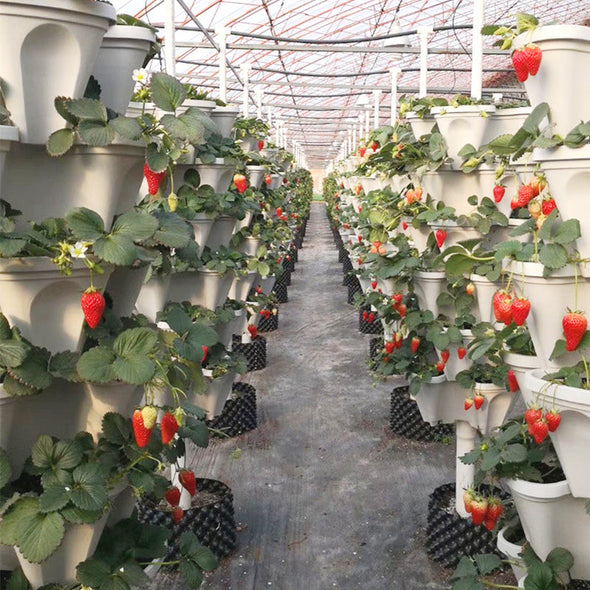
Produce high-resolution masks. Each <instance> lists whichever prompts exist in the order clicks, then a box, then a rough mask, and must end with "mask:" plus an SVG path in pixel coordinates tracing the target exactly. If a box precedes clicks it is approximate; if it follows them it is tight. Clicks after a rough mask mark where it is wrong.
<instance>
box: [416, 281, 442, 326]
mask: <svg viewBox="0 0 590 590" xmlns="http://www.w3.org/2000/svg"><path fill="white" fill-rule="evenodd" d="M446 284H447V277H446V274H445V271H444V270H441V271H437V270H432V271H424V272H417V273H415V275H414V289H415V292H416V296H417V297H418V304H419V305H420V309H422V310H426V309H429V310H430V311H431V312H432V313H433V315H434V317H435V318H436V317H437V316H438V314H439V309H438V303H437V301H436V300H437V298H438V296H439V295H440V294H441V293H442V292H443V291H444V290H445V287H446Z"/></svg>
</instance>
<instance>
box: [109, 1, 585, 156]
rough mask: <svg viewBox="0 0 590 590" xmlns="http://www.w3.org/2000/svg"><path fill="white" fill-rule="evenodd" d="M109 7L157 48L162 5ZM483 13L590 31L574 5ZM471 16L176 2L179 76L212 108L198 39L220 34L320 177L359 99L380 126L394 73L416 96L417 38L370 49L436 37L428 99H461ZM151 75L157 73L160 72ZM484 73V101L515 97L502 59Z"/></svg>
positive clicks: (419, 7)
mask: <svg viewBox="0 0 590 590" xmlns="http://www.w3.org/2000/svg"><path fill="white" fill-rule="evenodd" d="M114 4H115V7H116V8H117V11H118V12H125V13H128V14H133V15H134V16H137V17H139V18H142V19H144V20H146V21H148V22H149V23H151V24H153V25H155V26H157V27H161V28H162V30H161V31H160V33H161V35H162V36H163V23H164V16H165V5H164V2H163V1H162V0H141V1H139V0H115V1H114ZM484 10H485V16H484V22H485V23H499V22H509V23H510V22H513V16H512V15H514V13H515V12H516V11H523V12H528V13H532V14H535V15H536V16H537V17H538V18H539V20H540V21H541V22H542V23H548V22H552V21H557V22H564V23H576V24H583V23H584V24H585V23H586V21H588V19H590V2H579V0H561V1H559V0H558V1H548V0H544V1H537V0H518V2H517V1H516V0H486V1H485V2H484ZM188 12H190V13H191V14H192V16H193V17H194V18H191V17H190V16H189V14H188ZM472 13H473V2H471V1H466V0H384V1H375V0H344V1H340V2H334V1H326V0H299V1H295V0H259V1H256V0H249V1H235V0H233V1H230V0H210V1H207V0H205V1H196V0H177V1H176V3H175V22H176V26H177V32H176V60H177V75H179V76H181V77H183V78H184V79H185V80H186V81H190V82H192V83H194V84H195V85H197V86H199V87H202V88H203V89H204V90H208V91H210V92H211V95H212V96H214V97H217V96H218V87H219V83H218V68H219V54H218V52H217V50H216V49H215V48H214V47H212V45H211V42H210V40H209V39H208V38H207V36H206V35H205V34H204V33H203V32H202V31H201V30H199V27H201V28H202V29H204V30H206V31H207V32H208V33H209V35H210V36H212V37H213V38H215V30H216V29H218V28H220V27H226V28H228V29H230V30H231V33H232V34H231V35H230V36H229V37H228V44H229V48H228V52H227V56H228V60H229V61H230V63H231V64H232V65H233V66H234V67H235V68H236V69H237V71H238V72H239V67H240V65H241V64H249V65H250V66H251V68H252V69H251V72H250V84H251V89H253V88H255V87H256V86H260V87H262V89H263V91H264V98H263V104H264V105H265V106H267V105H271V106H272V108H273V112H274V113H275V114H276V115H277V116H278V117H279V118H280V119H281V120H283V121H284V122H285V125H286V128H287V130H288V138H289V139H290V140H296V141H298V142H299V143H300V144H301V145H302V146H303V149H304V150H305V153H306V155H307V158H308V161H309V164H310V166H311V167H323V166H324V165H325V164H326V162H328V161H329V160H330V159H331V158H333V157H334V156H335V155H336V154H337V152H338V149H339V144H340V143H341V142H342V140H343V138H344V137H345V136H346V134H347V133H348V129H349V128H350V127H351V125H352V124H358V121H359V116H360V115H362V112H363V110H365V109H366V108H367V107H365V106H362V105H359V99H360V97H361V96H363V95H365V97H367V98H370V104H371V105H372V104H373V98H372V97H371V96H370V95H371V94H372V91H373V90H375V89H380V90H381V96H380V99H379V100H380V104H381V113H380V114H381V118H380V122H381V123H382V124H385V123H387V122H389V112H390V107H389V105H390V98H391V94H390V89H391V74H390V68H391V67H392V66H397V67H399V68H401V70H402V75H401V78H400V80H399V82H398V91H399V93H400V94H401V93H416V92H417V91H418V82H419V54H418V47H419V38H418V36H417V35H416V34H411V35H407V36H403V37H397V38H396V40H395V42H397V43H398V44H399V43H404V44H405V48H404V51H410V52H404V53H400V52H399V49H398V51H397V52H395V47H388V48H387V47H384V43H387V42H385V41H384V40H383V39H382V38H381V39H379V38H380V37H384V36H387V35H391V34H392V33H395V32H399V31H401V32H409V31H415V30H416V28H417V27H420V26H432V27H434V28H436V29H441V30H437V31H435V32H434V33H433V34H432V35H431V36H430V41H429V50H430V51H431V53H430V54H429V56H428V68H429V73H428V89H429V93H432V94H443V95H453V94H457V93H463V94H469V92H470V88H471V55H470V52H471V29H470V26H471V22H472V18H473V14H472ZM195 21H196V22H195ZM269 37H270V38H269ZM273 38H274V39H273ZM277 39H278V40H277ZM294 40H299V41H306V43H301V42H298V43H296V42H294ZM347 40H348V41H353V42H348V43H346V41H347ZM355 40H356V41H355ZM307 41H309V43H307ZM319 43H323V45H321V46H319V45H318V44H319ZM492 44H493V39H491V38H484V48H485V49H487V50H491V49H492ZM152 68H153V69H159V68H162V69H163V68H164V65H163V61H162V62H161V63H160V62H154V63H153V65H152ZM483 69H484V72H483V76H484V83H483V86H484V89H485V92H488V93H492V92H502V93H503V94H504V95H505V96H513V97H515V98H519V97H522V96H523V94H522V87H521V86H520V85H519V84H518V83H517V82H516V78H515V76H514V75H513V73H512V69H511V65H510V59H509V55H508V54H507V53H506V54H504V55H498V54H497V52H492V53H485V54H484V57H483ZM251 96H253V95H251ZM227 98H228V102H231V103H241V101H242V84H241V82H240V80H239V79H238V78H237V77H236V76H235V75H234V73H233V72H232V71H231V70H228V95H227ZM364 100H365V101H366V98H365V99H364ZM361 102H362V99H361ZM265 114H266V109H265Z"/></svg>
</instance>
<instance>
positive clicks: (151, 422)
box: [141, 406, 158, 429]
mask: <svg viewBox="0 0 590 590" xmlns="http://www.w3.org/2000/svg"><path fill="white" fill-rule="evenodd" d="M141 416H142V418H143V425H144V426H145V427H146V428H150V429H151V428H153V427H154V426H155V425H156V420H157V419H158V410H156V408H154V406H144V407H143V408H142V409H141Z"/></svg>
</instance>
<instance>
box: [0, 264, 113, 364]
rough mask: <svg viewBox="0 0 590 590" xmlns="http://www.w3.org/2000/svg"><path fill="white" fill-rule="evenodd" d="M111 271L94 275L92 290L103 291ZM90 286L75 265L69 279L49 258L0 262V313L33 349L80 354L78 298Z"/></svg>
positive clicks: (85, 271)
mask: <svg viewBox="0 0 590 590" xmlns="http://www.w3.org/2000/svg"><path fill="white" fill-rule="evenodd" d="M111 270H112V268H110V267H106V268H105V273H104V274H102V275H99V274H95V275H94V278H93V281H94V286H95V287H96V288H97V289H99V290H102V289H103V288H104V286H105V284H106V282H107V280H108V278H109V275H110V273H111ZM89 284H90V278H89V271H88V268H87V267H86V266H85V265H84V264H76V265H74V268H73V269H72V272H71V274H70V275H69V276H66V275H64V274H63V273H61V272H60V271H59V269H58V268H57V266H56V265H55V264H53V263H52V262H51V259H50V258H43V257H30V258H4V259H0V309H1V310H2V313H3V314H4V315H5V316H6V318H7V319H8V321H9V323H10V324H11V325H14V326H16V327H17V328H19V329H20V331H21V332H22V335H23V336H24V337H25V338H27V339H28V340H30V341H31V342H34V343H35V345H37V346H41V347H44V348H47V349H48V350H50V351H51V352H53V353H56V352H62V351H64V350H72V351H76V350H79V349H80V347H81V345H82V343H83V340H84V336H83V327H84V315H83V314H82V310H81V309H80V297H81V296H82V293H83V292H84V291H85V290H86V289H87V288H88V286H89Z"/></svg>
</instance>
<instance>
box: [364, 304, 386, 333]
mask: <svg viewBox="0 0 590 590" xmlns="http://www.w3.org/2000/svg"><path fill="white" fill-rule="evenodd" d="M363 314H365V316H364V317H365V319H363ZM371 314H373V316H372V317H371ZM371 320H372V321H371ZM359 331H360V332H361V334H383V324H382V323H381V322H380V320H379V314H378V313H377V312H376V311H371V308H370V307H361V308H360V309H359Z"/></svg>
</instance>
